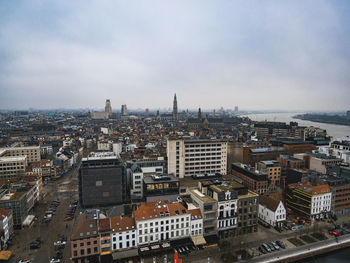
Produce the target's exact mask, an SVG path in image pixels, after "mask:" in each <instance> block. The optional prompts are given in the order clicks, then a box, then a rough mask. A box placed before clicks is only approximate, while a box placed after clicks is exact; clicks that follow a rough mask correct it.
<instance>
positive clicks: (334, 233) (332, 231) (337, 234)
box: [329, 230, 340, 237]
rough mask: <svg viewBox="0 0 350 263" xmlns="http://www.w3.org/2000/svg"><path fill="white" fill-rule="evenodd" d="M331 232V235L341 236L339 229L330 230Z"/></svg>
mask: <svg viewBox="0 0 350 263" xmlns="http://www.w3.org/2000/svg"><path fill="white" fill-rule="evenodd" d="M329 234H330V235H333V236H335V237H338V236H340V233H339V232H338V231H335V230H331V231H329Z"/></svg>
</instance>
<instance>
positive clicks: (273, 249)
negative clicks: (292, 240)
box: [266, 243, 276, 251]
mask: <svg viewBox="0 0 350 263" xmlns="http://www.w3.org/2000/svg"><path fill="white" fill-rule="evenodd" d="M266 244H267V245H268V246H269V248H270V249H271V251H275V250H276V249H275V247H274V246H273V245H272V244H271V243H266Z"/></svg>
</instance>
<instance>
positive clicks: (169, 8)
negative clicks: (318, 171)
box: [0, 1, 350, 111]
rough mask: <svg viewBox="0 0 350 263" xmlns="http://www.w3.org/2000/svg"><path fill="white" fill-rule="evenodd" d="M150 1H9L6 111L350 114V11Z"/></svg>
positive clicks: (1, 34)
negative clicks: (106, 103)
mask: <svg viewBox="0 0 350 263" xmlns="http://www.w3.org/2000/svg"><path fill="white" fill-rule="evenodd" d="M151 2H152V3H153V4H150V3H149V2H147V4H145V3H144V4H142V3H138V2H134V1H128V2H127V3H114V2H108V1H102V2H101V1H99V2H95V3H90V4H89V5H88V4H83V2H79V1H77V2H74V3H70V2H68V1H60V2H56V3H50V4H48V3H45V2H42V1H32V2H30V3H29V2H21V3H14V2H3V3H1V4H0V23H1V24H2V27H1V28H0V40H1V41H0V58H1V59H0V94H1V96H0V108H1V109H9V110H14V109H28V108H35V109H58V108H66V109H81V108H92V109H96V108H102V106H103V102H104V101H105V99H106V98H109V99H110V100H111V103H112V107H113V105H114V109H118V108H120V105H123V104H126V105H128V108H130V109H137V108H143V109H145V108H149V109H150V110H152V109H164V108H167V109H168V108H171V107H172V97H173V95H174V93H176V94H177V96H178V109H179V110H184V109H187V108H188V109H196V108H198V107H201V108H202V109H204V110H205V109H214V108H215V109H218V108H221V107H224V108H225V109H233V108H234V106H235V105H239V108H240V109H249V110H288V111H294V110H300V111H312V110H319V111H345V110H348V98H349V97H350V89H349V83H350V79H349V76H350V54H349V51H348V46H349V44H350V37H349V36H350V32H349V31H350V27H349V25H350V19H349V17H348V15H347V14H348V13H349V11H350V4H349V3H348V2H347V1H337V2H329V1H317V5H316V4H315V2H313V1H304V2H303V3H302V4H300V3H297V2H295V1H284V2H280V1H269V2H267V3H261V2H259V1H252V2H244V3H243V2H222V3H220V4H219V5H218V4H217V3H213V2H209V1H200V2H199V1H192V2H189V1H179V2H176V3H171V4H170V3H164V2H161V1H151ZM179 14H181V15H180V16H179ZM14 32H16V33H15V34H14Z"/></svg>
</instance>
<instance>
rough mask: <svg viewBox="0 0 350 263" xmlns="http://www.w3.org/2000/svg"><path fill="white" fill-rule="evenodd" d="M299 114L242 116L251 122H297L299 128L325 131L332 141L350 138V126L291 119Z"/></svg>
mask: <svg viewBox="0 0 350 263" xmlns="http://www.w3.org/2000/svg"><path fill="white" fill-rule="evenodd" d="M297 114H301V113H300V112H299V113H268V114H249V115H244V116H247V117H249V118H250V119H252V120H253V121H265V120H266V121H279V122H286V123H289V122H291V121H295V122H298V124H299V126H314V127H320V128H321V129H325V130H327V133H328V134H329V135H330V136H332V137H333V138H334V139H336V138H342V137H344V136H350V126H344V125H336V124H328V123H320V122H313V121H305V120H299V119H294V118H292V117H293V116H295V115H297Z"/></svg>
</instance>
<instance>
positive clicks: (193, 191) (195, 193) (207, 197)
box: [190, 189, 216, 203]
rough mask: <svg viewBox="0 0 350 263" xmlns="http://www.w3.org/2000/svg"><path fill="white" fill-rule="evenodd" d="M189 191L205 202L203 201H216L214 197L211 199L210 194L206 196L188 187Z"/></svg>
mask: <svg viewBox="0 0 350 263" xmlns="http://www.w3.org/2000/svg"><path fill="white" fill-rule="evenodd" d="M190 192H191V194H193V195H194V196H196V197H197V198H198V199H199V200H201V201H202V202H205V203H208V202H216V201H215V199H213V198H211V197H210V196H207V195H205V194H202V193H201V191H199V190H198V189H190Z"/></svg>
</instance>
